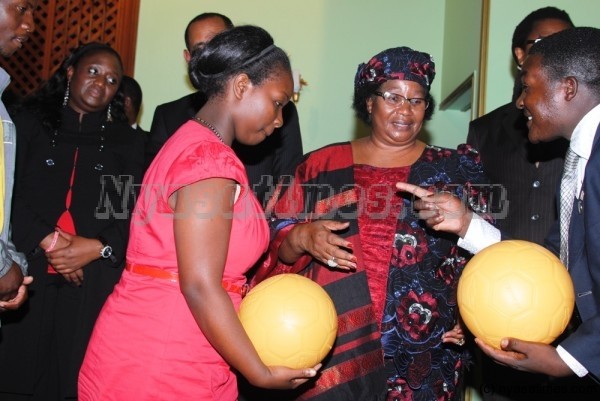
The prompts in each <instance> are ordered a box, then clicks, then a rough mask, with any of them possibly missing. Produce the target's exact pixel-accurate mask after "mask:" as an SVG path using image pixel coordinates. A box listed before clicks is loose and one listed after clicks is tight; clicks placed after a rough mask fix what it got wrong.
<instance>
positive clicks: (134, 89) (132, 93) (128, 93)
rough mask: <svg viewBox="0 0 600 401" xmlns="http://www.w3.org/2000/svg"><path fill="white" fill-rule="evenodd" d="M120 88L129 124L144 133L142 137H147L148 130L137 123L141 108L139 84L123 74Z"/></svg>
mask: <svg viewBox="0 0 600 401" xmlns="http://www.w3.org/2000/svg"><path fill="white" fill-rule="evenodd" d="M120 90H121V92H123V97H124V99H123V106H124V109H125V114H126V115H127V121H129V125H131V128H133V129H135V130H137V131H138V132H139V133H140V134H142V135H144V138H147V137H148V135H149V134H148V131H146V130H144V129H143V128H142V127H140V125H139V124H138V117H139V115H140V109H141V108H142V88H141V86H140V84H139V83H138V81H136V80H135V79H134V78H132V77H130V76H128V75H123V79H122V81H121V88H120Z"/></svg>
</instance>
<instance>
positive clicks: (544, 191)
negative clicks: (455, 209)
mask: <svg viewBox="0 0 600 401" xmlns="http://www.w3.org/2000/svg"><path fill="white" fill-rule="evenodd" d="M527 133H528V129H527V125H526V120H525V117H524V116H523V112H522V111H521V110H519V109H517V107H516V106H515V105H514V103H508V104H505V105H504V106H501V107H499V108H498V109H496V110H494V111H492V112H490V113H488V114H486V115H484V116H482V117H480V118H478V119H476V120H474V121H472V122H471V124H470V125H469V134H468V137H467V143H468V144H469V145H471V146H473V147H474V148H475V149H477V150H478V151H479V153H480V156H481V161H482V164H483V169H484V171H485V174H486V175H487V176H488V178H489V179H490V181H491V182H492V183H493V184H501V186H498V187H497V188H496V189H497V191H496V192H495V195H496V196H495V200H494V199H492V204H493V206H494V209H495V210H494V211H495V212H496V213H497V214H496V215H495V217H496V223H497V225H498V228H500V229H501V230H502V231H503V232H505V233H506V234H508V235H509V236H510V237H511V238H513V239H522V240H528V241H533V242H536V243H538V244H543V242H544V238H545V237H546V235H547V234H548V232H549V230H550V228H551V227H552V224H553V223H554V222H555V221H556V219H557V218H558V214H557V208H556V202H555V199H556V196H555V195H556V190H557V188H558V185H559V182H560V177H561V174H562V168H563V164H564V155H565V153H566V151H567V148H568V146H569V143H568V141H567V140H564V139H560V140H557V141H554V142H550V143H540V144H532V143H530V142H529V140H528V138H527ZM536 162H539V164H538V166H537V167H536ZM502 189H504V190H505V192H504V193H502Z"/></svg>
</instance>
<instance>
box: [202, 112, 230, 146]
mask: <svg viewBox="0 0 600 401" xmlns="http://www.w3.org/2000/svg"><path fill="white" fill-rule="evenodd" d="M194 120H196V121H198V122H199V123H200V124H202V125H204V126H205V127H206V128H208V129H209V130H211V131H212V132H213V134H215V135H216V136H217V138H219V140H220V141H221V142H223V143H225V141H224V140H223V137H222V136H221V134H219V131H217V129H216V128H215V127H213V125H212V124H210V123H208V122H206V121H204V120H203V119H201V118H200V117H194Z"/></svg>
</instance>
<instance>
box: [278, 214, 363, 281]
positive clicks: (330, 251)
mask: <svg viewBox="0 0 600 401" xmlns="http://www.w3.org/2000/svg"><path fill="white" fill-rule="evenodd" d="M349 225H350V223H347V222H346V223H344V222H339V221H334V220H317V221H313V222H311V223H304V224H297V225H296V227H294V228H293V229H292V230H291V231H290V233H289V234H288V235H287V237H286V239H285V240H284V242H283V243H282V245H281V247H280V248H279V257H280V259H281V260H283V261H284V262H285V263H289V264H291V263H294V262H295V261H296V260H298V258H299V257H300V256H302V255H303V254H306V253H308V254H310V255H311V256H312V257H313V258H315V259H316V260H318V261H319V262H321V263H323V264H324V265H326V266H329V267H330V268H332V269H341V270H356V260H357V259H356V256H354V255H353V254H352V253H351V251H352V243H351V242H350V241H347V240H345V239H344V238H342V237H340V236H339V235H337V234H335V232H336V231H342V230H345V229H347V228H348V226H349Z"/></svg>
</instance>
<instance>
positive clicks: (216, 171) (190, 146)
mask: <svg viewBox="0 0 600 401" xmlns="http://www.w3.org/2000/svg"><path fill="white" fill-rule="evenodd" d="M153 164H157V165H158V166H157V167H158V168H161V169H165V170H168V171H169V173H168V175H172V176H177V175H180V174H184V173H185V172H186V171H187V173H185V174H186V175H187V174H188V173H189V174H192V175H194V176H197V177H198V178H208V177H222V178H231V179H234V180H235V181H238V182H241V181H245V180H244V177H245V175H246V173H245V168H244V165H243V164H242V162H241V161H240V160H239V158H238V157H237V156H236V154H235V153H234V151H233V150H232V149H231V147H229V146H227V145H225V144H223V143H221V142H220V141H219V140H218V139H216V138H215V136H214V134H213V133H212V132H211V131H209V130H208V129H206V128H204V127H201V126H198V125H197V124H194V123H185V124H183V125H182V126H181V127H180V128H179V129H178V130H177V131H176V132H175V134H174V135H172V136H171V137H170V138H169V140H167V142H166V143H165V144H164V146H163V147H162V149H161V150H160V152H159V153H158V155H157V156H156V162H155V163H153Z"/></svg>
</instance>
